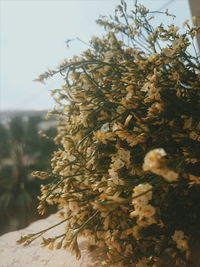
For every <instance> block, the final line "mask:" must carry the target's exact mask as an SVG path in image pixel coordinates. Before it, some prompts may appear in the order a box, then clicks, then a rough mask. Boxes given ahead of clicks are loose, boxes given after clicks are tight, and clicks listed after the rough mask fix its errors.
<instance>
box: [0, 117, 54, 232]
mask: <svg viewBox="0 0 200 267" xmlns="http://www.w3.org/2000/svg"><path fill="white" fill-rule="evenodd" d="M42 121H43V119H42V117H41V116H31V117H28V118H26V117H25V118H24V117H14V118H12V119H11V121H10V123H8V124H7V125H4V124H2V123H0V135H1V139H0V217H1V218H4V220H1V221H0V227H1V230H0V234H2V233H4V232H7V231H9V230H14V229H19V228H22V227H25V226H26V225H28V223H30V222H31V221H32V220H34V219H36V217H38V215H37V212H36V207H37V198H36V196H37V195H38V193H39V190H40V184H41V182H40V181H39V180H35V179H34V178H33V177H32V176H31V172H32V171H33V170H35V169H41V170H45V171H46V170H49V169H50V164H49V161H50V156H51V153H52V151H53V150H54V148H55V145H54V143H53V141H52V140H51V137H53V136H54V135H55V133H56V130H55V128H53V127H51V128H49V129H47V130H46V134H47V135H48V136H49V137H50V138H48V139H47V138H43V137H41V136H40V135H39V134H38V130H39V124H40V123H41V122H42ZM47 123H48V122H47ZM47 128H48V127H47Z"/></svg>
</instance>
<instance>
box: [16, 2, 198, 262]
mask: <svg viewBox="0 0 200 267" xmlns="http://www.w3.org/2000/svg"><path fill="white" fill-rule="evenodd" d="M152 13H153V12H150V11H149V10H147V9H146V8H145V7H144V6H141V5H138V4H137V3H136V4H135V8H134V10H132V11H131V12H130V14H129V13H128V11H127V5H126V3H125V2H124V1H122V2H121V5H119V6H117V8H116V10H115V16H114V17H111V18H110V19H106V18H102V19H99V20H98V21H97V22H98V23H99V24H100V25H102V26H104V28H105V30H106V31H107V34H106V35H105V36H104V37H103V38H98V37H94V38H92V40H91V42H90V47H89V49H88V50H86V51H84V52H83V53H82V55H81V56H79V57H78V56H75V57H73V58H72V59H71V60H65V62H63V64H61V66H60V67H59V68H58V69H57V70H51V71H48V72H46V73H44V74H42V75H40V76H39V78H38V80H39V81H44V80H45V79H46V78H48V77H50V76H53V75H56V74H58V73H60V74H61V75H63V76H64V81H65V84H64V85H63V86H62V87H61V88H60V89H55V90H53V91H52V95H53V97H54V98H55V100H56V102H57V103H58V108H57V110H54V111H53V112H52V114H57V116H58V126H57V129H58V135H57V136H56V137H55V143H56V144H57V145H58V147H59V148H58V150H57V151H55V152H54V155H53V157H52V161H51V164H52V173H49V174H47V173H44V172H35V173H34V175H36V176H38V177H39V178H41V179H45V178H49V179H50V180H51V182H50V183H49V184H48V185H45V186H42V188H41V193H42V194H41V196H40V205H39V207H38V210H39V212H40V213H41V214H43V213H44V212H45V208H46V205H51V204H56V205H58V208H59V210H60V213H59V214H60V217H62V221H61V223H65V224H66V225H65V230H64V232H63V234H62V235H60V236H56V237H53V238H50V239H49V238H48V239H45V238H43V241H42V245H43V246H48V247H49V248H50V249H52V248H54V247H55V248H61V247H63V248H64V249H69V250H70V251H71V252H72V253H75V254H76V256H77V258H80V256H81V254H80V250H79V247H78V243H77V237H78V236H80V235H82V236H85V237H86V238H87V239H88V241H89V242H91V244H94V245H97V246H100V247H104V248H105V251H106V256H107V258H108V261H106V262H104V265H106V264H108V265H107V266H111V265H112V264H113V265H114V266H117V264H118V265H119V266H134V264H136V266H154V267H155V266H188V265H187V264H188V262H190V256H191V253H190V243H191V244H192V238H193V237H194V236H195V234H196V235H197V236H198V235H199V234H200V232H199V227H198V226H199V223H200V216H199V213H198V210H199V208H200V204H199V203H200V202H199V200H200V199H199V193H200V187H199V183H200V178H199V177H200V121H199V114H200V64H199V57H198V56H197V55H195V56H192V55H190V54H189V52H188V47H189V46H190V44H191V43H192V42H193V38H194V36H195V35H196V34H198V33H199V32H200V26H199V24H198V23H197V22H195V25H194V26H193V27H192V26H190V25H189V23H188V22H186V23H185V26H186V30H185V32H184V33H181V32H179V29H178V28H177V27H175V26H174V25H170V26H168V27H164V25H162V24H161V25H159V26H157V27H153V26H152V25H151V24H150V19H152ZM167 15H169V14H167ZM52 227H53V226H52ZM47 230H48V229H47ZM45 232H46V230H43V231H41V232H39V233H36V234H33V235H31V236H25V237H22V238H21V240H19V242H20V243H25V244H28V243H30V242H32V241H33V240H34V239H35V238H37V237H39V236H41V235H43V234H44V233H45ZM186 236H187V238H186ZM168 263H169V264H168ZM142 264H143V265H142ZM167 264H168V265H167Z"/></svg>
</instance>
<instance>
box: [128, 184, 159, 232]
mask: <svg viewBox="0 0 200 267" xmlns="http://www.w3.org/2000/svg"><path fill="white" fill-rule="evenodd" d="M132 196H133V200H132V204H133V206H134V209H135V210H134V211H132V212H131V213H130V217H135V216H138V220H137V224H138V225H140V226H143V227H145V226H148V225H151V224H153V223H156V221H155V219H154V214H155V208H154V207H153V206H152V205H151V204H149V201H150V200H151V199H152V186H151V185H150V184H139V185H137V186H135V187H134V189H133V194H132Z"/></svg>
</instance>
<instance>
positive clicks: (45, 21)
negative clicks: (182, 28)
mask: <svg viewBox="0 0 200 267" xmlns="http://www.w3.org/2000/svg"><path fill="white" fill-rule="evenodd" d="M126 2H127V3H128V5H129V6H131V5H133V3H134V1H133V0H131V1H126ZM119 3H120V1H119V0H90V1H89V0H88V1H87V0H63V1H59V0H33V1H31V0H24V1H22V0H0V111H1V110H8V109H11V110H16V109H18V110H19V109H22V110H27V109H52V108H53V106H54V102H53V100H52V99H51V96H50V93H49V90H50V89H53V88H55V87H57V86H59V85H61V84H62V81H56V80H52V81H51V80H50V81H48V82H47V83H46V85H42V84H40V83H37V82H33V81H32V80H33V79H35V78H36V77H37V76H38V75H39V74H41V73H43V72H45V71H46V70H47V69H48V68H53V67H55V66H57V65H58V64H59V63H60V62H61V61H62V60H63V59H64V58H66V57H67V58H69V57H71V56H72V55H74V54H79V53H80V51H82V50H83V49H85V48H86V47H85V46H84V45H83V44H81V43H80V42H77V41H75V42H73V43H72V44H71V48H70V49H68V48H66V44H65V41H66V40H67V39H72V38H76V37H79V38H80V39H82V40H84V41H86V42H87V41H88V40H89V39H90V38H91V37H92V36H93V35H100V34H102V33H103V29H102V28H100V26H98V25H97V24H96V23H95V20H96V19H97V18H98V17H99V15H100V14H102V15H104V14H105V15H108V14H113V11H114V8H115V6H116V5H117V4H119ZM140 3H142V4H144V5H145V6H147V7H148V8H150V9H151V10H159V9H160V8H161V7H162V6H164V5H165V4H168V6H167V8H168V9H169V11H170V12H171V13H173V14H175V15H176V16H177V19H176V21H175V23H176V24H179V25H181V24H182V22H183V21H184V20H186V19H188V18H190V10H189V5H188V1H187V0H171V1H168V0H141V1H140ZM158 19H159V17H158ZM162 19H163V17H162ZM160 22H161V21H160ZM162 22H163V23H166V24H167V23H168V22H167V21H162Z"/></svg>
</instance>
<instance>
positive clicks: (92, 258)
mask: <svg viewBox="0 0 200 267" xmlns="http://www.w3.org/2000/svg"><path fill="white" fill-rule="evenodd" d="M57 222H59V219H58V218H57V216H56V215H55V214H54V215H51V216H49V217H48V218H46V219H43V220H39V221H37V222H34V223H32V224H31V225H29V226H28V227H27V228H25V229H23V230H19V231H15V232H10V233H7V234H4V235H2V236H1V237H0V267H11V266H12V267H43V266H48V267H55V266H56V267H93V266H98V267H100V266H101V261H102V259H103V258H104V256H103V252H102V251H101V250H100V249H95V250H94V251H92V252H89V251H88V246H87V242H86V241H85V240H84V239H79V244H80V250H81V254H82V257H81V259H80V260H76V258H75V257H74V256H73V255H71V254H70V253H69V252H68V251H66V250H64V249H59V250H49V249H48V248H42V247H40V245H39V243H40V241H41V239H38V240H35V241H33V243H31V244H30V245H29V246H26V247H24V246H22V245H16V240H18V239H19V238H20V236H21V235H25V234H26V235H27V234H29V233H35V232H38V231H40V230H43V229H45V228H47V227H50V226H52V225H54V224H56V223H57ZM63 229H64V225H60V226H58V227H56V228H54V229H52V230H51V231H49V234H45V235H44V236H45V237H48V236H49V237H50V236H55V235H59V234H61V233H63Z"/></svg>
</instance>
